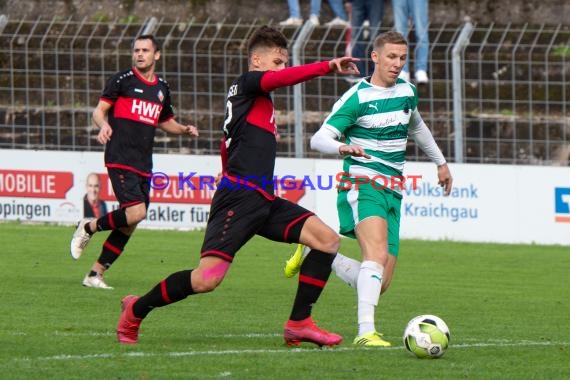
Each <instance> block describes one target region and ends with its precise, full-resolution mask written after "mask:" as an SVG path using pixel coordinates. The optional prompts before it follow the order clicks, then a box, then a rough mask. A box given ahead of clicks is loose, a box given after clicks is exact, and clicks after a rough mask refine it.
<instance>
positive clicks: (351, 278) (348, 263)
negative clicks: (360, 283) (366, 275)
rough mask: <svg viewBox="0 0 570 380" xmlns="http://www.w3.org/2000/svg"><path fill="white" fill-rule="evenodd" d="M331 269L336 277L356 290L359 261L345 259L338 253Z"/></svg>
mask: <svg viewBox="0 0 570 380" xmlns="http://www.w3.org/2000/svg"><path fill="white" fill-rule="evenodd" d="M332 269H333V270H334V272H335V273H336V275H337V277H338V278H340V279H341V280H342V281H344V282H345V283H346V284H348V286H350V287H352V288H356V281H357V280H358V273H359V272H360V261H357V260H354V259H351V258H350V257H346V256H344V255H342V254H341V253H340V252H339V253H337V254H336V257H335V258H334V261H333V263H332Z"/></svg>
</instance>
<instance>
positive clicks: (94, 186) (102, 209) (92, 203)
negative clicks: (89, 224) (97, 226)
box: [83, 173, 107, 218]
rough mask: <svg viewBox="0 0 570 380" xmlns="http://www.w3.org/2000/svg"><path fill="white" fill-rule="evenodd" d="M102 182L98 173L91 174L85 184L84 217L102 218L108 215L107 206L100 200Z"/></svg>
mask: <svg viewBox="0 0 570 380" xmlns="http://www.w3.org/2000/svg"><path fill="white" fill-rule="evenodd" d="M100 191H101V180H100V179H99V175H98V174H97V173H89V174H88V175H87V179H86V182H85V196H84V197H83V217H84V218H100V217H102V216H103V215H105V214H106V213H107V205H106V204H105V202H104V201H102V200H101V199H99V193H100Z"/></svg>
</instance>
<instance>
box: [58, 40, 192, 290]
mask: <svg viewBox="0 0 570 380" xmlns="http://www.w3.org/2000/svg"><path fill="white" fill-rule="evenodd" d="M131 54H132V55H131V58H132V67H130V68H128V69H126V70H123V71H120V72H118V73H116V74H115V75H113V76H111V77H110V78H109V80H108V81H107V84H106V85H105V89H104V90H103V93H102V94H101V97H100V98H99V103H98V104H97V107H95V110H94V111H93V117H92V119H93V124H94V126H95V127H97V128H99V133H98V135H97V141H98V142H99V143H101V144H105V166H106V167H107V172H108V173H109V179H110V181H111V184H112V186H113V192H114V193H115V197H116V198H117V201H119V206H120V208H119V209H117V210H114V211H111V212H109V213H108V214H105V215H102V216H101V217H99V218H83V219H82V220H81V221H80V222H79V223H78V224H77V228H76V230H75V232H74V233H73V237H72V239H71V242H70V244H69V250H70V254H71V257H72V258H74V259H75V260H77V259H79V258H80V257H81V255H82V254H83V250H84V249H85V247H86V246H87V244H88V243H89V240H90V239H91V237H92V236H93V234H95V233H96V232H99V231H111V233H110V234H109V236H108V237H107V239H106V240H105V242H104V243H103V248H102V250H101V254H100V255H99V257H98V258H97V260H96V261H95V263H93V265H92V266H91V270H90V271H89V273H87V275H86V276H85V277H84V279H83V286H86V287H89V288H98V289H113V288H112V287H111V286H109V285H107V284H106V283H105V281H103V274H104V273H105V271H107V270H108V269H109V268H110V267H111V265H113V263H114V262H115V261H116V260H117V259H118V258H119V257H120V256H121V254H122V252H123V250H124V249H125V246H126V245H127V243H128V241H129V239H130V238H131V235H132V234H133V232H134V231H135V229H136V228H137V225H138V224H139V223H140V222H141V221H143V220H144V219H145V218H146V212H147V209H148V205H149V203H150V183H149V182H150V181H149V178H150V177H151V174H152V150H153V144H154V136H155V133H156V130H157V129H158V128H160V129H162V130H163V131H165V132H168V133H172V134H178V135H180V134H188V135H192V136H198V130H197V128H196V127H195V126H193V125H182V124H180V123H178V122H177V121H176V119H175V118H174V109H173V107H172V104H171V98H170V88H169V87H168V83H167V82H166V81H165V80H164V79H162V78H160V77H159V76H158V75H157V74H156V73H155V68H156V62H158V60H159V59H160V47H159V45H158V42H157V40H156V38H155V37H154V36H152V35H150V34H145V35H141V36H138V37H137V38H136V39H135V41H134V42H133V45H132V50H131Z"/></svg>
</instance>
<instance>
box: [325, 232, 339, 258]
mask: <svg viewBox="0 0 570 380" xmlns="http://www.w3.org/2000/svg"><path fill="white" fill-rule="evenodd" d="M323 241H324V242H323V244H324V247H323V248H322V251H324V252H330V253H333V252H334V253H336V252H338V250H339V248H340V236H338V234H337V233H335V232H334V231H332V230H331V231H330V233H328V234H327V235H326V236H324V237H323Z"/></svg>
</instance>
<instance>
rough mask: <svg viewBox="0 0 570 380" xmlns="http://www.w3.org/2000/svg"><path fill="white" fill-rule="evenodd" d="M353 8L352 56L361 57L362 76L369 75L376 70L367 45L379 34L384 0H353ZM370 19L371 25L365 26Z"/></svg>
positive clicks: (359, 63)
mask: <svg viewBox="0 0 570 380" xmlns="http://www.w3.org/2000/svg"><path fill="white" fill-rule="evenodd" d="M350 3H352V4H351V5H350V8H351V17H350V19H351V21H350V25H351V38H350V45H351V50H352V56H353V57H354V58H360V61H359V62H358V63H357V66H358V70H359V71H360V75H361V76H368V75H370V74H371V73H372V71H373V70H374V65H373V64H372V62H371V61H370V55H369V53H368V48H367V46H368V45H369V41H371V40H373V39H374V38H375V37H376V35H377V34H378V30H379V29H380V25H381V22H382V17H384V0H352V1H350ZM365 21H368V25H369V27H368V28H367V27H366V26H365Z"/></svg>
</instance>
